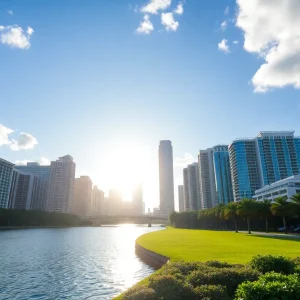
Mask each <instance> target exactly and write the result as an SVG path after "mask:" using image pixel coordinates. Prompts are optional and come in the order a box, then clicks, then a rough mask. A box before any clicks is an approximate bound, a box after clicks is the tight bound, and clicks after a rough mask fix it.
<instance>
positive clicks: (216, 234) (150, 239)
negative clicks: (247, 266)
mask: <svg viewBox="0 0 300 300" xmlns="http://www.w3.org/2000/svg"><path fill="white" fill-rule="evenodd" d="M137 243H138V244H139V245H140V246H142V247H144V248H146V249H148V250H151V251H154V252H156V253H159V254H162V255H164V256H167V257H169V258H170V259H171V260H172V261H180V260H183V261H195V260H197V261H208V260H219V261H226V262H229V263H242V264H243V263H247V262H249V261H250V259H251V258H252V257H253V256H254V255H256V254H272V255H283V256H287V257H297V256H300V239H297V240H296V239H289V238H286V237H282V238H281V237H265V236H259V235H255V234H252V235H250V234H246V233H235V232H228V231H207V230H186V229H174V228H168V229H166V230H161V231H157V232H152V233H148V234H145V235H143V236H141V237H139V238H138V239H137Z"/></svg>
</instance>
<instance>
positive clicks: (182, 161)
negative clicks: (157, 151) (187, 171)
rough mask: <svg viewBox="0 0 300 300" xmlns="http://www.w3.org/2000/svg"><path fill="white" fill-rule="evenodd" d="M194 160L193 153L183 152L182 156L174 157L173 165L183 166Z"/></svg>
mask: <svg viewBox="0 0 300 300" xmlns="http://www.w3.org/2000/svg"><path fill="white" fill-rule="evenodd" d="M193 162H194V158H193V155H192V154H190V153H185V154H184V157H176V158H175V160H174V166H175V167H179V168H184V167H186V166H187V165H190V164H192V163H193Z"/></svg>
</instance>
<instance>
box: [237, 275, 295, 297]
mask: <svg viewBox="0 0 300 300" xmlns="http://www.w3.org/2000/svg"><path fill="white" fill-rule="evenodd" d="M235 299H236V300H267V299H270V300H299V299H300V278H299V276H298V275H297V274H292V275H283V274H279V273H274V272H271V273H267V274H265V275H263V276H261V277H260V278H259V280H257V281H255V282H244V283H242V284H241V285H239V287H238V289H237V291H236V293H235Z"/></svg>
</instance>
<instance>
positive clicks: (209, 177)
mask: <svg viewBox="0 0 300 300" xmlns="http://www.w3.org/2000/svg"><path fill="white" fill-rule="evenodd" d="M198 164H199V190H200V201H201V209H207V208H212V207H215V206H216V205H217V195H216V186H215V175H214V164H213V149H212V148H209V149H207V150H200V151H199V155H198Z"/></svg>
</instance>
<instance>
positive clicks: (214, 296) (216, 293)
mask: <svg viewBox="0 0 300 300" xmlns="http://www.w3.org/2000/svg"><path fill="white" fill-rule="evenodd" d="M203 299H205V300H230V299H231V298H230V297H229V296H228V294H227V291H226V288H225V287H224V286H221V285H200V286H198V287H196V288H195V289H194V300H203Z"/></svg>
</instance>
